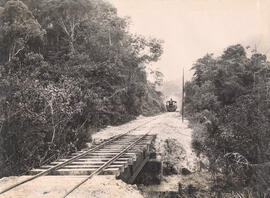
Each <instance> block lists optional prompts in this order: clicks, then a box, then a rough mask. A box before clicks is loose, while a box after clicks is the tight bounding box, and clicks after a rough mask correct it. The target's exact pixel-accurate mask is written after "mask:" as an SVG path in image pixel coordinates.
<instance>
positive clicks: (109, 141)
mask: <svg viewBox="0 0 270 198" xmlns="http://www.w3.org/2000/svg"><path fill="white" fill-rule="evenodd" d="M155 119H156V118H154V119H151V120H149V121H146V122H144V123H142V124H140V125H138V126H136V127H134V128H133V129H130V130H129V131H127V132H125V133H123V134H120V135H116V136H113V137H111V139H109V140H108V141H105V142H103V143H101V144H99V145H97V146H96V147H94V148H90V149H89V150H87V151H85V152H83V153H81V154H79V155H77V156H74V157H72V158H70V159H68V160H66V161H64V162H62V163H60V164H58V165H56V166H54V167H51V168H49V169H47V170H45V171H42V172H40V173H38V174H36V175H34V176H32V177H30V178H27V179H25V180H23V181H20V182H18V183H16V184H14V185H11V186H9V187H7V188H5V189H4V190H2V191H1V192H0V195H1V194H3V193H5V192H8V191H10V190H12V189H14V188H16V187H18V186H20V185H22V184H25V183H27V182H29V181H32V180H34V179H36V178H39V177H41V176H43V175H47V174H49V173H50V172H51V171H54V170H56V169H59V168H61V167H63V166H65V165H67V164H69V163H71V162H73V161H75V160H76V159H78V158H81V157H84V156H85V155H87V154H89V153H90V152H93V151H96V150H97V149H99V148H102V147H103V146H105V145H107V144H109V143H111V142H113V141H115V140H117V139H119V138H121V137H123V136H124V135H126V134H128V133H131V132H132V131H135V130H136V129H138V128H140V127H142V126H144V125H145V124H148V123H150V122H152V121H154V120H155Z"/></svg>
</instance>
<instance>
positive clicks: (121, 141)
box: [0, 119, 154, 197]
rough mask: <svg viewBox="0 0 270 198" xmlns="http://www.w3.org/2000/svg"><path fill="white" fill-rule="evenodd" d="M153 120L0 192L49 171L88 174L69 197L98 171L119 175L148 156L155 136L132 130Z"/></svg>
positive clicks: (41, 169) (44, 168)
mask: <svg viewBox="0 0 270 198" xmlns="http://www.w3.org/2000/svg"><path fill="white" fill-rule="evenodd" d="M153 120H154V119H152V120H150V121H147V122H145V123H143V124H141V125H139V126H137V127H135V128H133V129H131V130H129V131H127V132H125V133H123V134H121V135H117V136H114V137H112V138H110V139H108V140H106V141H104V142H102V143H100V144H99V145H96V146H93V147H91V148H89V149H87V150H82V151H79V152H77V153H74V154H72V155H71V156H69V157H67V158H66V159H59V160H57V161H55V162H52V163H51V164H49V165H45V166H41V167H40V168H38V169H33V170H31V171H30V174H31V175H33V176H32V177H30V178H27V179H25V180H23V181H21V182H19V183H16V184H14V185H12V186H10V187H8V188H6V189H4V190H2V191H1V192H0V195H1V194H4V193H6V192H8V191H10V190H12V189H14V188H16V187H18V186H20V185H23V184H24V183H27V182H30V181H32V180H34V179H37V178H39V177H41V176H45V175H87V177H86V178H85V179H83V180H82V181H81V182H80V183H78V184H77V185H76V186H74V187H73V188H72V189H71V190H70V191H69V192H67V193H66V194H65V195H64V196H63V197H67V196H68V195H69V194H71V193H72V192H73V191H74V190H76V189H77V188H79V187H80V186H81V185H82V184H84V183H85V182H86V181H88V180H89V179H91V178H92V177H93V176H95V175H98V174H113V175H116V176H119V175H120V174H121V173H122V172H124V170H125V169H126V168H128V167H129V165H132V163H133V162H134V161H136V160H138V158H140V160H147V157H148V156H146V153H147V151H149V146H150V144H151V142H152V140H153V136H151V135H148V133H145V134H144V135H131V134H130V133H131V132H132V131H134V130H136V129H138V128H140V127H142V126H144V125H146V124H147V123H149V122H151V121H153Z"/></svg>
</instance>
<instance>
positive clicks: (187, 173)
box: [181, 168, 191, 175]
mask: <svg viewBox="0 0 270 198" xmlns="http://www.w3.org/2000/svg"><path fill="white" fill-rule="evenodd" d="M181 174H182V175H190V174H191V171H190V170H188V169H187V168H182V170H181Z"/></svg>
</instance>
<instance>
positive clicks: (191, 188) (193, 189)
mask: <svg viewBox="0 0 270 198" xmlns="http://www.w3.org/2000/svg"><path fill="white" fill-rule="evenodd" d="M196 191H197V189H196V188H195V187H194V186H193V185H192V184H189V185H188V187H187V193H188V194H190V195H191V194H193V193H195V192H196Z"/></svg>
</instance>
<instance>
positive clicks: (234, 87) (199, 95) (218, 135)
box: [185, 44, 270, 197]
mask: <svg viewBox="0 0 270 198" xmlns="http://www.w3.org/2000/svg"><path fill="white" fill-rule="evenodd" d="M246 51H247V50H246V49H245V48H244V47H243V46H241V45H239V44H238V45H233V46H230V47H228V48H227V49H226V50H225V51H224V52H223V54H222V55H221V56H219V57H214V56H213V54H207V55H205V56H204V57H202V58H200V59H198V60H197V61H196V63H195V64H194V65H193V70H194V76H193V79H192V80H191V81H190V82H188V83H186V85H185V94H186V96H185V104H186V109H185V110H186V111H187V113H188V117H189V119H190V120H191V121H192V124H191V125H192V126H193V128H194V129H195V132H194V134H193V142H192V144H193V145H192V146H193V148H194V149H195V151H196V153H197V154H198V155H203V156H206V157H207V158H208V160H209V167H210V171H211V173H212V175H213V178H214V179H215V180H216V181H217V185H218V186H219V187H221V189H226V188H227V189H228V188H229V189H235V190H239V189H241V188H242V189H243V188H249V189H252V191H254V192H264V191H265V190H267V188H268V187H269V185H270V184H269V181H270V178H269V165H270V164H269V162H270V152H269V151H270V132H269V128H270V120H269V115H270V111H269V110H270V108H269V107H270V101H269V96H270V62H268V61H267V58H266V56H265V55H264V54H260V53H257V52H256V51H253V53H252V55H251V56H247V52H246ZM255 197H261V196H255Z"/></svg>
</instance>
